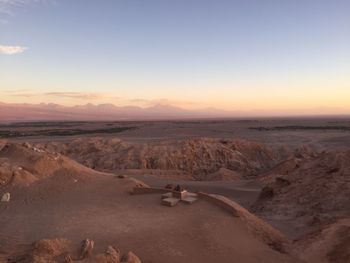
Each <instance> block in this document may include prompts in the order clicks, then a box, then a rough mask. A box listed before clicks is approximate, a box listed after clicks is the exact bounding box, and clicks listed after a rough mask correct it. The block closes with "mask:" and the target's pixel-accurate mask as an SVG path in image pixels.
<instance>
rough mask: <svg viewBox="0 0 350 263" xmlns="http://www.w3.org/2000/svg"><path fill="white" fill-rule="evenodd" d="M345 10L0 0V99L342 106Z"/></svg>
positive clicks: (349, 69)
mask: <svg viewBox="0 0 350 263" xmlns="http://www.w3.org/2000/svg"><path fill="white" fill-rule="evenodd" d="M349 13H350V1H340V0H335V1H324V0H317V1H316V0H313V1H308V0H303V1H301V0H293V1H292V0H290V1H287V0H284V1H281V0H275V1H272V0H266V1H264V0H256V1H254V0H241V1H235V0H231V1H228V0H227V1H226V0H212V1H208V0H158V1H153V0H149V1H145V0H142V1H141V0H140V1H136V0H135V1H134V0H105V1H91V0H85V1H83V0H70V1H68V0H55V1H49V0H46V1H34V0H0V46H1V47H2V49H1V47H0V53H2V54H0V92H1V93H0V96H1V98H2V99H1V101H5V102H33V103H39V102H55V103H60V104H67V105H70V104H84V103H87V102H92V103H96V104H98V103H114V104H117V105H129V104H130V105H140V106H147V105H151V104H155V103H169V104H174V105H177V106H181V107H185V108H202V107H215V108H222V109H230V110H257V109H264V110H267V109H268V110H275V111H278V110H281V109H288V110H296V111H297V110H298V111H300V110H305V111H315V112H317V111H321V110H323V111H327V110H329V111H339V112H350V16H349ZM16 47H17V49H16ZM22 47H23V48H22ZM10 48H12V49H10ZM1 50H2V51H1ZM9 50H12V51H13V50H15V52H9ZM16 52H17V54H12V55H9V53H16ZM49 94H56V95H54V96H53V95H49Z"/></svg>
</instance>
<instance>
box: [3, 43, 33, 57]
mask: <svg viewBox="0 0 350 263" xmlns="http://www.w3.org/2000/svg"><path fill="white" fill-rule="evenodd" d="M26 49H27V48H26V47H21V46H4V45H0V54H2V55H16V54H20V53H23V52H24V51H25V50H26Z"/></svg>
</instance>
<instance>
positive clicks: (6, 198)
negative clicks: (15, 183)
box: [1, 192, 11, 202]
mask: <svg viewBox="0 0 350 263" xmlns="http://www.w3.org/2000/svg"><path fill="white" fill-rule="evenodd" d="M10 198H11V194H10V193H9V192H7V193H4V194H3V196H2V198H1V202H10Z"/></svg>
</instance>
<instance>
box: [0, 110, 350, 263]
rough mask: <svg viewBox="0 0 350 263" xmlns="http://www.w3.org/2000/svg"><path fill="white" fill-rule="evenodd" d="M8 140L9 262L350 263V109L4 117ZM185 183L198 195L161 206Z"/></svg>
mask: <svg viewBox="0 0 350 263" xmlns="http://www.w3.org/2000/svg"><path fill="white" fill-rule="evenodd" d="M0 140H1V143H0V197H2V201H1V202H0V225H1V229H0V262H145V263H147V262H149V263H151V262H153V263H157V262H174V263H175V262H190V263H191V262H203V263H206V262H208V263H209V262H248V263H249V262H252V263H253V262H266V263H269V262H271V263H272V262H307V263H328V262H329V263H330V262H337V263H348V262H350V202H349V196H350V119H349V118H347V117H342V116H340V117H309V118H270V119H267V118H266V119H263V118H256V119H249V118H248V119H194V120H172V121H165V120H163V121H151V120H150V121H118V122H113V121H100V122H89V121H81V122H78V121H72V122H63V121H54V122H50V121H47V122H42V121H41V122H16V123H12V122H3V123H1V124H0ZM177 185H179V186H181V187H182V188H184V189H186V190H187V191H188V192H191V193H194V194H196V201H195V202H194V203H192V204H186V203H184V202H179V203H178V204H176V205H175V206H173V207H168V206H164V205H162V202H161V196H162V193H166V192H169V191H170V192H171V191H173V189H171V188H172V187H175V186H177ZM166 186H167V189H165V187H166ZM140 188H141V190H139V189H140ZM135 189H137V190H135ZM145 189H146V190H145ZM147 189H148V190H147ZM150 189H153V190H154V191H153V190H152V191H153V192H152V191H150ZM139 191H141V192H143V191H144V192H145V193H143V194H137V193H138V192H139ZM149 192H152V193H149ZM82 241H83V242H82ZM84 249H85V250H84Z"/></svg>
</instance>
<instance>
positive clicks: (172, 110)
mask: <svg viewBox="0 0 350 263" xmlns="http://www.w3.org/2000/svg"><path fill="white" fill-rule="evenodd" d="M315 112H317V111H315ZM322 112H327V111H326V110H323V111H322ZM328 112H329V114H314V113H312V111H305V110H304V111H302V110H299V111H297V112H295V111H286V110H285V111H279V112H277V111H261V110H252V111H225V110H218V109H215V108H206V109H201V110H187V109H183V108H180V107H175V106H172V105H166V104H158V105H155V106H152V107H148V108H141V107H136V106H115V105H113V104H99V105H95V104H91V103H89V104H85V105H76V106H62V105H59V104H54V103H40V104H27V103H3V102H0V121H2V122H11V121H89V120H91V121H96V120H101V121H122V120H176V119H201V118H203V119H204V118H208V119H209V118H234V117H238V118H239V117H241V118H242V117H259V116H260V117H267V116H316V115H317V116H321V115H323V116H329V115H332V116H345V115H344V114H337V113H338V112H335V111H332V110H330V111H328ZM347 117H349V115H347Z"/></svg>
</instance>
